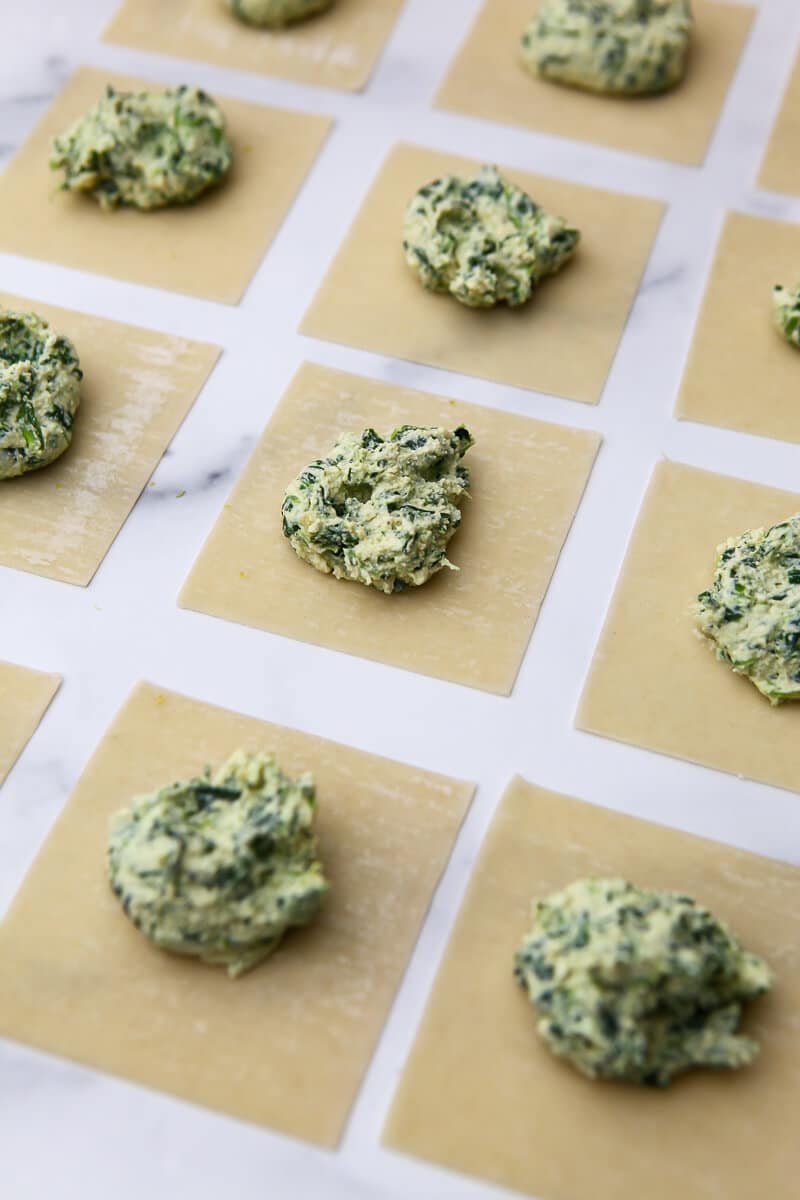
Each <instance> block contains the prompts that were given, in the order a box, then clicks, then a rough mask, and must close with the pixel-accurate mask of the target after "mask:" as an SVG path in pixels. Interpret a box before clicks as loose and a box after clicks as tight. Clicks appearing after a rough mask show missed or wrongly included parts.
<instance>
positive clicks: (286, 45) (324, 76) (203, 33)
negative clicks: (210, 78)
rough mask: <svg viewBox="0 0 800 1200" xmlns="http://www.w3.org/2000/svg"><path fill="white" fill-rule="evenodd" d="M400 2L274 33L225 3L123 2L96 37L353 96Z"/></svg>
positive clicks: (359, 4) (351, 7)
mask: <svg viewBox="0 0 800 1200" xmlns="http://www.w3.org/2000/svg"><path fill="white" fill-rule="evenodd" d="M402 2H403V0H336V2H335V4H334V7H333V8H332V9H331V10H330V11H329V12H326V13H321V14H319V15H318V16H316V17H314V18H311V19H309V20H308V21H301V22H298V23H297V24H296V25H292V26H290V27H289V28H288V29H283V30H280V31H276V30H271V31H270V30H266V29H257V28H255V27H254V26H252V25H246V24H245V23H244V22H242V21H240V20H238V19H237V18H236V17H234V16H233V14H232V13H231V12H230V10H229V9H228V8H227V7H226V5H225V3H224V0H170V3H169V8H168V10H167V11H166V12H165V10H164V0H126V2H125V3H124V4H123V5H122V6H121V8H120V9H119V10H118V12H117V13H116V14H115V16H114V17H113V19H112V21H111V23H110V24H109V26H108V28H107V29H106V31H105V33H104V35H103V38H104V40H105V41H107V42H120V43H121V44H122V45H124V46H133V47H134V48H135V49H137V50H148V51H156V52H157V53H160V54H170V55H172V56H174V57H175V58H190V59H197V60H199V61H200V62H208V63H217V64H218V65H219V66H221V67H234V68H239V69H241V70H245V71H258V72H259V74H264V75H280V76H282V77H283V78H284V79H296V80H299V81H300V82H301V83H315V84H321V85H323V86H326V87H334V88H344V89H346V90H347V91H359V90H360V89H361V88H363V87H364V86H365V85H366V83H367V81H368V80H369V77H370V75H371V74H372V71H373V69H374V67H375V64H376V63H377V61H378V57H379V55H380V53H381V51H382V50H383V47H384V44H385V43H386V40H387V39H388V37H389V35H390V33H391V31H392V28H393V26H394V22H395V20H396V18H397V14H398V12H399V11H400V8H401V7H402Z"/></svg>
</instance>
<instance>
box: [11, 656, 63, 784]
mask: <svg viewBox="0 0 800 1200" xmlns="http://www.w3.org/2000/svg"><path fill="white" fill-rule="evenodd" d="M60 684H61V676H60V675H50V674H47V673H45V672H44V671H32V670H30V668H29V667H18V666H17V665H16V664H15V663H9V662H0V784H1V783H2V782H3V780H4V779H5V777H6V775H8V772H9V771H10V770H11V768H12V767H13V765H14V763H15V762H16V761H17V759H18V758H19V756H20V754H21V753H22V751H23V750H24V749H25V746H26V745H27V743H28V741H29V740H30V738H31V737H33V734H34V731H35V729H36V726H37V725H38V724H39V722H40V721H41V719H42V717H43V716H44V714H45V712H46V711H47V707H48V705H49V704H50V701H51V700H52V699H53V696H55V694H56V692H57V691H58V689H59V686H60Z"/></svg>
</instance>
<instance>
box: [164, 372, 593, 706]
mask: <svg viewBox="0 0 800 1200" xmlns="http://www.w3.org/2000/svg"><path fill="white" fill-rule="evenodd" d="M406 424H408V425H442V426H444V427H445V428H448V429H454V428H455V427H456V426H457V425H459V424H463V425H466V426H467V427H468V428H469V430H470V431H471V433H472V434H473V436H474V437H475V439H476V443H477V444H476V445H475V446H474V447H473V448H472V449H471V450H469V451H468V452H467V454H466V457H465V459H464V462H465V464H466V465H467V466H469V469H470V475H471V484H470V495H471V499H466V500H465V501H464V503H463V504H462V505H461V511H462V514H463V519H462V523H461V527H460V529H459V531H458V532H457V533H456V535H455V536H454V538H453V540H452V541H451V542H450V544H449V547H448V557H449V558H450V560H451V561H452V562H453V563H455V564H456V565H457V566H458V567H459V568H460V570H459V571H458V572H454V571H448V570H447V569H445V570H442V571H440V572H439V573H438V574H437V575H435V576H434V577H433V578H432V579H431V580H429V581H428V583H425V584H423V585H422V586H421V587H415V588H409V589H407V590H406V591H404V592H401V593H399V594H397V595H392V596H385V595H384V594H383V593H382V592H378V591H377V590H376V589H374V588H368V587H365V586H364V585H362V584H359V583H352V582H350V581H347V580H340V579H335V578H334V577H333V575H324V574H322V572H320V571H317V570H316V569H315V568H314V567H311V566H309V564H308V563H305V562H302V561H301V560H300V559H299V558H298V557H297V555H296V554H295V552H294V550H292V548H291V546H290V545H289V542H288V541H287V539H286V538H285V537H284V536H283V533H282V531H281V504H282V501H283V497H284V493H285V490H286V488H287V487H288V485H289V484H290V483H291V481H292V480H293V479H294V478H295V476H296V475H298V474H299V472H300V471H301V470H303V468H304V467H306V466H307V465H308V463H309V462H312V461H313V460H314V459H315V458H319V457H320V456H324V455H327V454H329V453H330V452H331V451H332V449H333V445H334V442H335V440H336V436H337V434H339V433H341V432H349V431H357V432H360V431H361V430H362V429H365V428H367V427H368V426H372V427H373V428H374V429H376V430H377V432H378V433H380V434H381V435H382V436H385V435H386V434H388V433H390V432H391V431H392V429H394V428H396V427H397V426H398V425H406ZM599 441H600V439H599V436H598V435H597V434H595V433H591V432H588V431H584V430H577V429H565V428H563V427H562V426H559V425H549V424H544V423H543V422H541V421H534V420H531V419H530V418H528V417H520V416H515V415H512V414H511V413H504V412H500V411H498V410H495V409H488V408H480V407H478V406H477V405H472V404H465V403H462V402H460V401H459V402H456V401H453V400H443V399H441V398H440V397H437V396H429V395H427V394H426V393H424V392H417V391H411V390H408V389H404V388H400V387H396V386H395V385H393V384H388V383H377V382H375V381H374V380H371V379H363V378H361V377H359V376H357V375H347V374H344V373H343V372H340V371H332V370H329V369H328V368H326V367H318V366H314V365H312V364H310V363H306V364H304V365H303V366H302V367H301V368H300V370H299V371H298V373H297V374H296V375H295V377H294V380H293V381H292V383H291V384H290V385H289V389H288V391H287V392H286V394H285V395H284V397H283V399H282V400H281V401H280V403H279V404H278V406H277V408H276V409H275V412H274V413H273V415H272V417H271V418H270V421H269V424H268V425H267V428H266V430H265V431H264V434H263V436H262V438H261V441H260V442H259V444H258V446H257V447H256V450H255V452H254V454H253V456H252V457H251V459H250V461H249V463H248V464H247V466H246V467H245V469H244V471H243V473H242V475H241V478H240V479H239V482H238V483H237V484H236V487H235V488H234V491H233V493H232V495H231V497H230V502H229V503H228V504H226V505H225V508H224V510H223V511H222V513H221V514H220V517H219V519H218V521H217V524H216V525H215V527H214V529H213V531H212V533H211V535H210V537H209V539H208V541H207V542H206V544H205V546H204V547H203V549H202V550H201V552H200V555H199V557H198V559H197V561H196V563H195V564H194V567H193V568H192V571H191V574H190V575H189V578H188V579H187V581H186V583H185V584H184V587H183V590H182V592H181V595H180V601H179V602H180V604H181V605H182V606H183V607H185V608H193V609H196V610H198V611H200V612H207V613H211V614H212V615H213V616H217V617H224V618H226V619H227V620H233V621H239V622H241V623H242V624H244V625H254V626H256V627H257V628H259V629H267V630H269V631H270V632H272V633H278V634H282V635H283V636H284V637H293V638H297V639H299V640H302V641H305V642H311V643H314V644H316V645H322V646H328V647H330V648H331V649H334V650H344V651H346V652H348V653H350V654H359V655H362V656H363V657H365V658H372V659H376V660H377V661H379V662H383V663H389V664H391V665H393V666H399V667H406V668H407V669H410V670H413V671H419V672H422V673H424V674H428V675H435V676H438V677H439V678H442V679H449V680H452V681H454V682H457V683H465V684H468V685H470V686H472V687H478V688H483V689H485V690H486V691H491V692H499V693H501V694H504V695H507V694H508V693H509V692H510V691H511V688H512V686H513V684H514V679H515V677H516V674H517V671H518V670H519V667H520V664H521V662H522V658H523V655H524V653H525V648H526V646H527V644H528V640H529V638H530V635H531V630H532V629H533V625H534V622H535V620H536V616H537V613H538V611H539V606H540V604H541V602H542V599H543V598H544V594H545V591H546V589H547V585H548V583H549V581H550V576H551V575H552V573H553V570H554V568H555V564H556V561H557V559H558V556H559V554H560V552H561V547H562V545H563V543H564V541H565V539H566V536H567V532H568V530H569V527H570V525H571V524H572V520H573V517H574V515H575V511H576V509H577V507H578V504H579V503H580V499H581V496H582V494H583V490H584V487H585V486H586V481H587V478H588V475H589V472H590V471H591V468H592V464H593V462H594V459H595V455H596V454H597V449H598V446H599Z"/></svg>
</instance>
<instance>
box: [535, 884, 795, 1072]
mask: <svg viewBox="0 0 800 1200" xmlns="http://www.w3.org/2000/svg"><path fill="white" fill-rule="evenodd" d="M514 973H515V975H516V977H517V979H518V981H519V982H520V983H521V984H522V986H523V987H524V988H525V989H526V990H527V992H528V995H529V997H530V999H531V1001H532V1003H533V1005H534V1006H535V1008H536V1010H537V1013H538V1020H537V1029H538V1032H539V1034H540V1036H541V1037H542V1038H543V1039H544V1041H545V1042H546V1043H547V1045H548V1047H549V1048H550V1049H551V1050H552V1051H553V1053H554V1054H557V1055H559V1056H560V1057H562V1058H566V1059H568V1060H569V1061H570V1062H571V1063H572V1064H573V1066H575V1067H577V1069H578V1070H579V1071H581V1072H582V1073H583V1074H584V1075H588V1076H589V1077H590V1078H592V1079H625V1080H628V1081H630V1082H632V1083H639V1084H648V1085H651V1086H656V1087H665V1086H667V1085H668V1084H669V1083H670V1082H671V1081H672V1079H673V1078H674V1077H675V1076H676V1075H679V1074H680V1073H682V1072H684V1071H688V1070H690V1069H691V1068H693V1067H725V1068H729V1069H733V1068H737V1067H743V1066H747V1065H748V1064H749V1063H751V1062H752V1061H753V1059H754V1058H755V1057H756V1055H757V1053H758V1045H757V1043H756V1042H754V1041H753V1040H752V1039H751V1038H747V1037H742V1036H741V1035H739V1034H738V1033H737V1032H736V1031H737V1029H738V1026H739V1021H740V1018H741V1015H742V1008H743V1005H744V1004H745V1002H746V1001H748V1000H752V999H754V998H755V997H756V996H760V995H761V994H762V993H764V992H766V991H768V989H769V988H770V987H771V986H772V983H773V976H772V972H771V970H770V968H769V967H768V966H767V964H766V963H765V962H764V961H763V959H761V958H759V957H758V956H757V955H755V954H751V953H749V952H748V951H746V950H743V949H742V948H741V946H740V945H739V943H738V942H737V940H736V938H735V937H734V935H733V934H732V933H731V931H730V930H729V929H728V928H727V926H726V925H724V924H723V923H722V921H719V920H718V919H717V918H716V917H715V916H714V915H713V914H712V913H710V912H709V911H708V909H706V908H703V907H702V906H701V905H699V904H697V903H696V901H694V900H693V899H692V898H691V897H689V896H684V895H680V894H678V893H676V892H661V891H654V890H651V889H648V888H640V887H636V886H634V885H633V884H632V883H628V882H626V881H625V880H624V879H582V880H577V881H576V882H575V883H571V884H570V885H569V886H568V887H566V888H564V889H563V891H560V892H556V893H554V894H553V895H551V896H548V897H547V898H546V899H544V900H539V901H537V902H536V903H535V905H534V909H533V925H532V928H531V930H530V932H529V933H528V934H527V936H526V937H525V939H524V940H523V942H522V944H521V946H520V947H519V949H518V951H517V953H516V956H515V960H514Z"/></svg>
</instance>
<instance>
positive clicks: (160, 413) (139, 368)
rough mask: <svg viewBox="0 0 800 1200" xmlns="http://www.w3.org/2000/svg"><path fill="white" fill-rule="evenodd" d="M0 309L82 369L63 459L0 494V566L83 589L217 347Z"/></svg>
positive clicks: (100, 321) (53, 313) (30, 304)
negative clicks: (38, 327) (16, 315)
mask: <svg viewBox="0 0 800 1200" xmlns="http://www.w3.org/2000/svg"><path fill="white" fill-rule="evenodd" d="M89 207H91V208H93V209H94V207H95V206H94V205H89ZM101 219H102V218H101ZM109 219H111V220H113V219H114V217H113V216H112V217H109ZM0 304H2V305H4V306H6V307H8V308H15V309H24V310H28V309H33V310H35V311H36V312H37V313H38V314H39V316H41V317H44V318H45V320H47V321H49V322H50V324H51V325H52V326H53V328H54V329H58V330H59V331H61V332H63V333H65V334H66V335H67V337H69V338H70V340H71V341H72V342H73V343H74V344H75V345H76V346H78V347H79V349H80V356H81V367H82V369H83V372H84V378H83V382H82V384H81V407H80V420H77V421H76V422H75V435H74V437H73V440H72V445H71V446H70V449H69V453H68V454H65V455H64V456H63V457H62V458H59V459H58V460H57V461H56V462H54V463H52V464H51V465H50V466H49V467H48V468H47V470H46V471H33V472H31V474H29V475H23V476H22V477H21V478H19V479H15V480H13V481H12V485H11V486H8V487H6V488H5V489H4V492H3V502H2V505H0V563H1V564H3V565H4V566H7V567H15V568H17V569H18V570H23V571H32V572H33V573H34V574H36V575H46V576H48V577H49V578H50V579H60V580H62V581H63V582H65V583H77V584H83V585H85V584H87V583H89V581H90V579H91V578H92V576H93V575H94V573H95V571H96V570H97V568H98V567H99V566H100V563H101V562H102V561H103V558H104V557H105V555H106V553H107V552H108V549H109V547H110V546H111V543H112V542H113V540H114V538H115V537H116V536H117V534H118V533H119V531H120V529H121V528H122V525H123V524H124V522H125V520H126V518H127V516H128V513H129V512H130V510H131V509H132V508H133V505H134V504H135V503H136V500H137V499H138V496H139V494H140V492H141V490H142V488H144V487H145V486H146V484H147V481H148V479H149V477H150V475H151V474H152V473H153V471H154V470H155V468H156V467H157V466H158V463H159V460H160V459H161V456H162V454H163V453H164V451H165V450H166V448H167V446H168V445H169V443H170V441H171V440H172V438H173V436H174V435H175V433H176V431H177V429H178V427H179V426H180V423H181V421H182V420H183V418H184V417H185V416H186V414H187V413H188V411H189V409H190V408H191V406H192V404H193V403H194V401H195V400H196V398H197V396H198V394H199V392H200V390H201V388H202V387H203V384H204V383H205V382H206V379H207V378H208V375H209V374H210V372H211V369H212V367H213V366H214V364H215V362H216V361H217V358H218V356H219V347H218V346H210V345H207V344H206V343H203V342H190V341H188V340H186V339H184V338H174V337H168V336H167V335H166V334H159V333H151V332H150V331H149V330H146V329H138V328H136V327H135V326H132V325H122V324H119V323H118V322H116V321H107V320H105V319H104V318H103V317H93V316H90V315H89V314H87V313H77V312H72V311H71V310H68V309H63V308H55V307H54V306H53V305H50V304H40V303H39V302H38V301H33V300H29V299H25V298H23V297H20V296H10V295H8V294H7V293H5V292H0Z"/></svg>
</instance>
